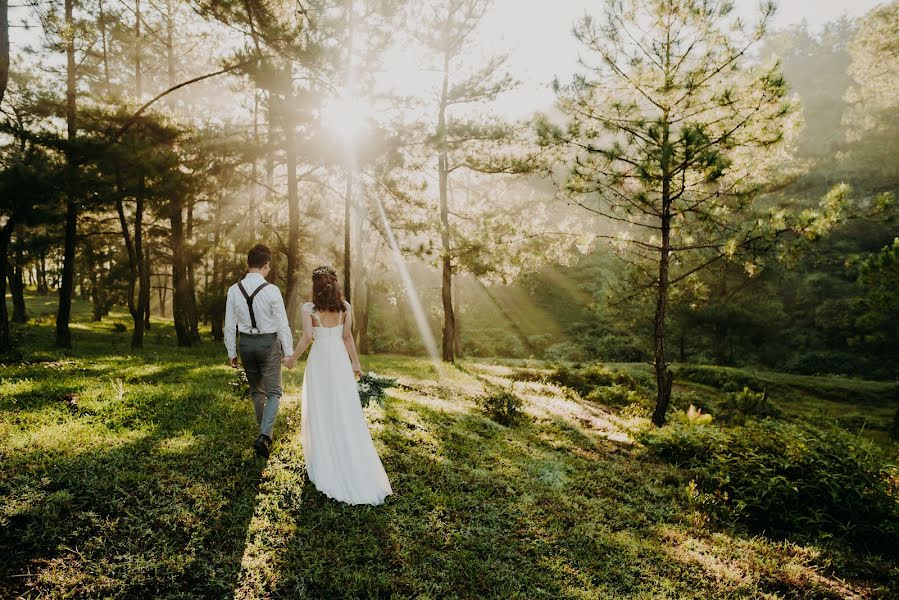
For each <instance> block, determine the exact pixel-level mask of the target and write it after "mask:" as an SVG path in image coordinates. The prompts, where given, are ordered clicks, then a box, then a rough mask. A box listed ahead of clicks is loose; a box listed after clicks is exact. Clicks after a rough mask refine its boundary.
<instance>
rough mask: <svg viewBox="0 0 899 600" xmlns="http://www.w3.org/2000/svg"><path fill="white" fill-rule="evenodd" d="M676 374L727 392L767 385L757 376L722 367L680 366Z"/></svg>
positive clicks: (759, 387) (683, 378) (678, 377)
mask: <svg viewBox="0 0 899 600" xmlns="http://www.w3.org/2000/svg"><path fill="white" fill-rule="evenodd" d="M674 376H675V377H676V378H677V379H682V380H684V381H692V382H694V383H701V384H703V385H708V386H711V387H714V388H718V389H720V390H724V391H725V392H738V391H740V390H741V389H743V388H745V387H748V388H751V389H757V390H758V389H762V388H763V387H765V384H764V383H763V382H762V381H760V380H758V379H757V378H755V377H752V376H750V375H746V374H745V373H741V372H739V371H735V370H729V369H725V368H722V367H700V366H696V367H679V368H677V369H675V371H674Z"/></svg>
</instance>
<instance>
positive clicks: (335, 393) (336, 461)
mask: <svg viewBox="0 0 899 600" xmlns="http://www.w3.org/2000/svg"><path fill="white" fill-rule="evenodd" d="M302 313H303V335H302V337H301V338H300V341H299V343H298V344H297V347H296V349H294V352H293V354H291V355H290V356H289V357H287V358H285V359H284V365H285V366H286V367H287V368H289V369H291V368H293V366H294V365H295V364H296V362H297V359H298V358H299V357H300V356H302V355H303V352H305V351H306V348H307V347H308V346H309V344H310V343H312V342H313V340H314V341H315V343H314V344H312V349H311V350H310V351H309V358H308V359H307V360H306V370H305V372H304V373H303V391H302V397H301V398H302V405H301V410H302V425H301V430H302V431H301V439H302V442H303V455H304V457H305V460H306V471H307V472H308V473H309V479H310V480H311V481H312V483H314V484H315V487H316V488H318V490H319V491H321V492H322V493H323V494H325V495H326V496H328V497H329V498H333V499H335V500H340V501H341V502H346V503H348V504H381V503H382V502H383V501H384V498H385V497H386V496H387V495H388V494H391V493H392V490H391V488H390V481H389V480H388V479H387V473H385V472H384V466H383V465H382V464H381V459H380V458H379V457H378V453H377V451H376V450H375V446H374V444H373V443H372V441H371V434H370V433H369V431H368V424H367V423H366V420H365V415H364V414H363V412H362V405H361V403H360V402H359V391H358V389H357V388H356V380H355V375H361V373H362V367H361V366H360V365H359V357H358V355H357V354H356V343H355V341H354V340H353V334H352V326H353V310H352V306H350V303H349V302H346V301H345V300H343V295H342V294H341V291H340V285H339V284H338V283H337V273H336V272H335V271H334V269H332V268H331V267H318V268H317V269H315V270H314V271H312V301H311V302H306V303H305V304H304V305H303V307H302Z"/></svg>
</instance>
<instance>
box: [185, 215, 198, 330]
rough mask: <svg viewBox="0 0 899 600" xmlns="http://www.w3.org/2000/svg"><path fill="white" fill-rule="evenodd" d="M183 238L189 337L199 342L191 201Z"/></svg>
mask: <svg viewBox="0 0 899 600" xmlns="http://www.w3.org/2000/svg"><path fill="white" fill-rule="evenodd" d="M185 233H186V239H185V250H186V252H185V254H186V255H187V263H186V265H185V266H186V268H187V290H188V292H187V303H188V306H187V310H188V315H189V318H190V337H191V339H193V341H194V342H195V343H200V341H201V339H202V338H200V315H199V310H198V309H197V292H196V290H197V285H196V277H195V266H196V265H195V263H196V258H195V256H194V243H193V239H194V204H193V202H191V203H190V204H188V206H187V230H186V232H185Z"/></svg>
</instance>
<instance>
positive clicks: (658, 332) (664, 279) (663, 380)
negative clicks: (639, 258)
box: [652, 215, 674, 427]
mask: <svg viewBox="0 0 899 600" xmlns="http://www.w3.org/2000/svg"><path fill="white" fill-rule="evenodd" d="M670 219H671V217H670V216H667V215H666V216H664V217H662V250H661V255H660V258H659V287H658V290H657V294H656V312H655V318H654V319H653V329H652V337H653V360H654V367H655V374H656V406H655V410H654V411H653V413H652V422H653V423H654V424H655V425H656V426H658V427H661V426H662V425H664V424H665V413H666V412H667V411H668V404H669V403H670V402H671V384H672V382H673V379H674V374H673V373H672V372H671V371H669V370H668V363H667V362H666V356H665V311H666V309H667V307H668V253H669V248H670V247H671V241H670V233H671V231H670V230H671V224H670Z"/></svg>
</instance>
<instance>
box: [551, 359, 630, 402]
mask: <svg viewBox="0 0 899 600" xmlns="http://www.w3.org/2000/svg"><path fill="white" fill-rule="evenodd" d="M548 379H549V380H550V381H552V382H554V383H557V384H559V385H561V386H564V387H567V388H571V389H573V390H574V391H576V392H577V393H578V394H580V395H581V396H582V397H584V398H586V397H587V396H589V395H590V392H592V391H593V390H594V389H596V388H598V387H607V386H611V385H615V384H620V385H623V386H625V387H626V388H627V389H629V390H634V391H636V390H638V389H639V387H640V385H639V383H638V382H637V380H636V379H634V378H633V377H631V376H630V375H629V374H628V373H625V372H623V371H612V370H611V369H608V368H606V367H604V366H602V365H599V364H597V365H590V366H588V367H582V368H580V369H569V368H567V367H559V368H558V369H556V371H555V372H554V373H552V374H551V375H550V376H549V377H548Z"/></svg>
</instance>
